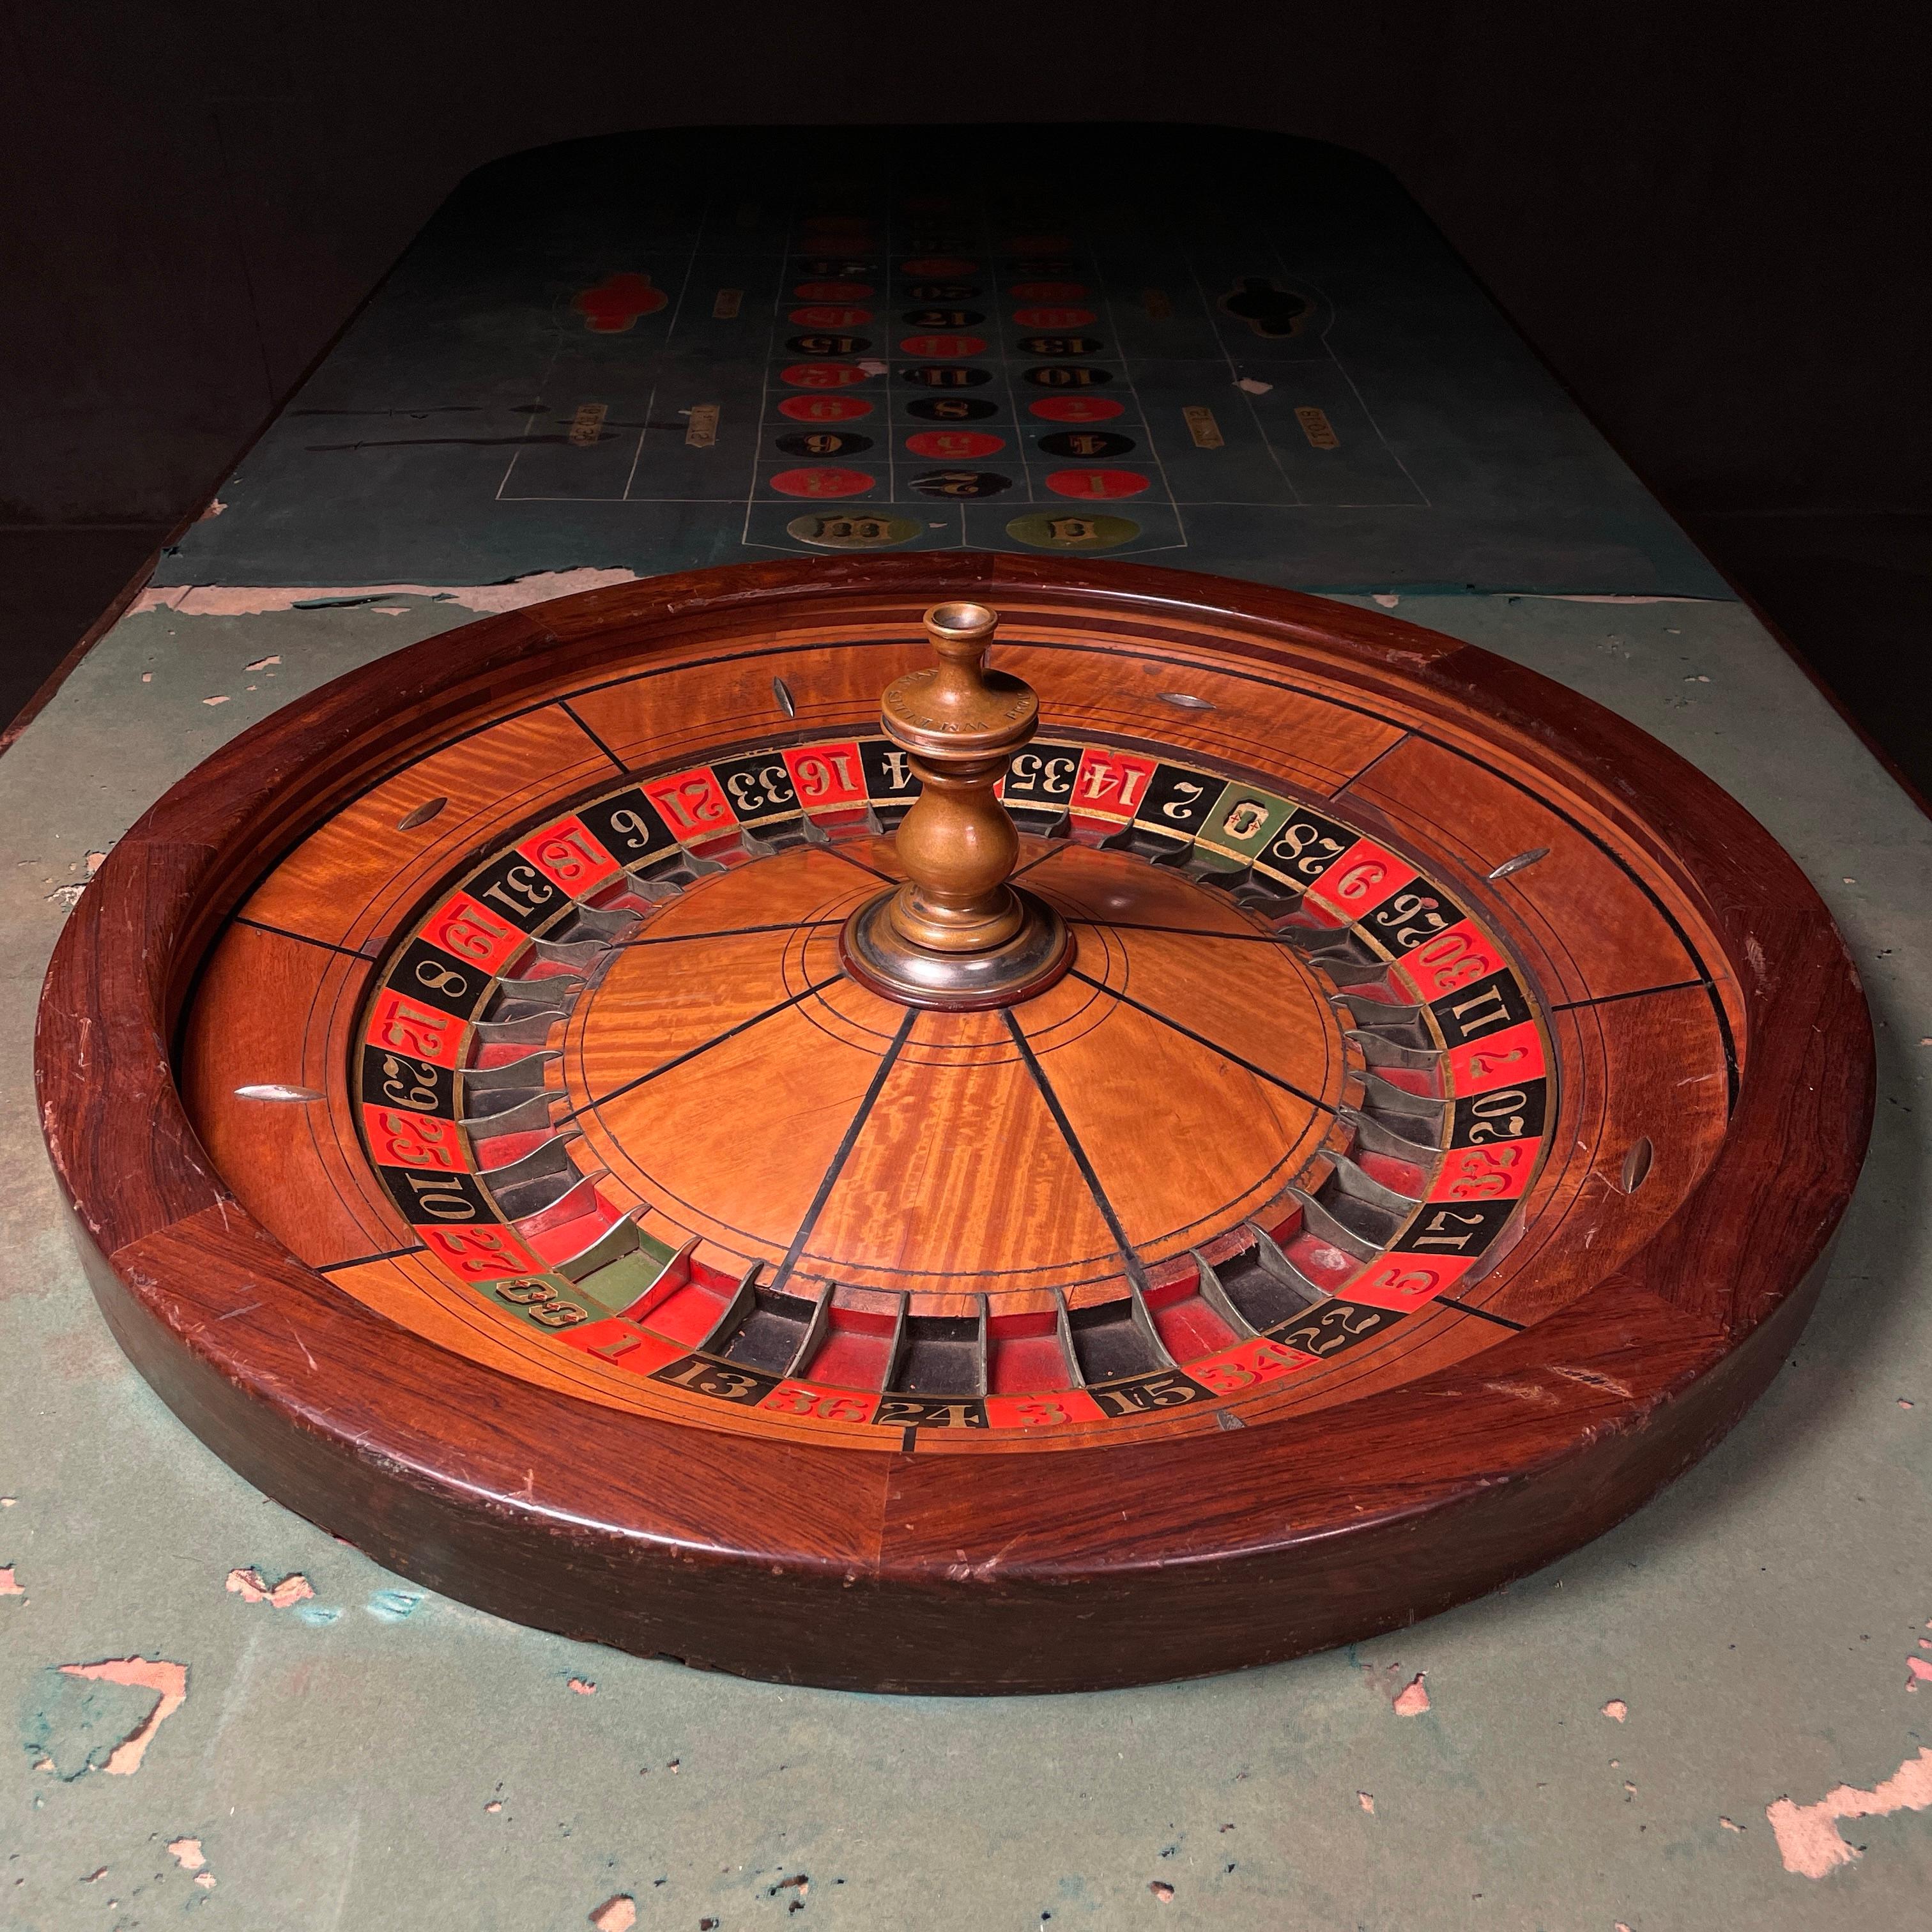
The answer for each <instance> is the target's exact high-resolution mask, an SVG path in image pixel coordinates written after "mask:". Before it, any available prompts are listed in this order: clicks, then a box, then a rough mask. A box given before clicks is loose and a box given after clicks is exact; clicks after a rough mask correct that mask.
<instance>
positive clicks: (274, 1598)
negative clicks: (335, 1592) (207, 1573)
mask: <svg viewBox="0 0 1932 1932" xmlns="http://www.w3.org/2000/svg"><path fill="white" fill-rule="evenodd" d="M225 1582H226V1587H227V1588H228V1589H229V1590H231V1591H233V1592H234V1594H235V1595H236V1596H238V1597H239V1598H241V1599H242V1601H243V1602H244V1603H245V1604H268V1605H269V1607H270V1608H271V1609H272V1610H288V1609H290V1608H291V1607H293V1605H295V1604H301V1603H306V1602H307V1601H308V1599H309V1598H311V1597H313V1596H314V1595H315V1592H314V1589H312V1588H311V1586H310V1583H309V1580H308V1578H307V1577H304V1576H301V1575H299V1574H296V1573H294V1572H291V1573H290V1574H289V1575H288V1576H286V1577H284V1578H283V1579H282V1580H281V1582H280V1583H276V1584H273V1585H271V1584H270V1583H269V1582H268V1580H266V1578H265V1577H263V1574H262V1573H261V1571H259V1570H255V1569H248V1570H231V1571H229V1573H228V1575H227V1577H226V1580H225Z"/></svg>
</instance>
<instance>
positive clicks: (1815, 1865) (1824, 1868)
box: [1764, 1747, 1932, 1878]
mask: <svg viewBox="0 0 1932 1932" xmlns="http://www.w3.org/2000/svg"><path fill="white" fill-rule="evenodd" d="M1928 1806H1932V1747H1927V1748H1925V1749H1924V1750H1921V1751H1920V1752H1919V1753H1918V1755H1917V1756H1916V1757H1909V1758H1907V1759H1906V1760H1905V1762H1904V1763H1903V1764H1901V1765H1900V1766H1899V1767H1898V1769H1897V1771H1896V1772H1894V1773H1893V1774H1892V1775H1891V1777H1889V1778H1887V1779H1885V1781H1884V1782H1883V1783H1882V1784H1877V1785H1874V1786H1873V1788H1872V1789H1871V1790H1869V1791H1861V1790H1858V1788H1857V1787H1855V1786H1853V1785H1849V1784H1840V1785H1837V1786H1835V1787H1833V1788H1832V1790H1829V1791H1828V1792H1827V1793H1826V1794H1825V1796H1823V1798H1821V1799H1819V1800H1818V1802H1817V1804H1815V1805H1794V1804H1793V1802H1791V1800H1790V1799H1789V1798H1781V1799H1778V1802H1776V1803H1775V1805H1766V1807H1765V1813H1764V1815H1765V1816H1766V1817H1767V1818H1769V1820H1771V1829H1772V1831H1773V1832H1775V1833H1776V1834H1777V1836H1778V1856H1779V1857H1780V1858H1782V1859H1783V1860H1784V1869H1785V1870H1787V1871H1788V1872H1796V1873H1799V1874H1800V1875H1801V1876H1803V1877H1805V1878H1823V1877H1824V1876H1825V1875H1826V1873H1828V1872H1832V1871H1835V1870H1837V1869H1838V1867H1839V1866H1841V1865H1848V1864H1851V1863H1852V1861H1854V1860H1855V1859H1857V1858H1862V1857H1863V1856H1864V1849H1863V1848H1862V1847H1861V1846H1857V1845H1850V1844H1847V1843H1846V1842H1845V1840H1844V1838H1843V1836H1842V1835H1841V1834H1840V1832H1839V1830H1838V1823H1839V1820H1841V1819H1846V1818H1882V1817H1886V1816H1887V1815H1888V1814H1890V1813H1891V1812H1894V1811H1924V1810H1925V1809H1926V1808H1927V1807H1928Z"/></svg>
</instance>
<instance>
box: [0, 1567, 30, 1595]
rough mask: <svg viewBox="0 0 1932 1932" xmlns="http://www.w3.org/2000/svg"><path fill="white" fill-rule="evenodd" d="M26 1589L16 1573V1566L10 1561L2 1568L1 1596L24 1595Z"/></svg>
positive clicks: (0, 1580)
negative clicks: (14, 1569) (14, 1571)
mask: <svg viewBox="0 0 1932 1932" xmlns="http://www.w3.org/2000/svg"><path fill="white" fill-rule="evenodd" d="M26 1594H27V1593H26V1590H25V1589H23V1587H22V1586H21V1584H20V1580H19V1579H18V1578H17V1577H15V1576H14V1574H13V1565H12V1564H10V1563H9V1564H8V1565H6V1567H5V1568H4V1569H0V1597H24V1596H25V1595H26Z"/></svg>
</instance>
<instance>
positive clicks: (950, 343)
mask: <svg viewBox="0 0 1932 1932" xmlns="http://www.w3.org/2000/svg"><path fill="white" fill-rule="evenodd" d="M899 347H900V348H901V350H904V353H906V354H907V355H908V356H978V355H981V354H983V353H985V350H986V338H985V337H984V336H983V335H908V336H907V337H906V338H904V341H901V343H900V344H899Z"/></svg>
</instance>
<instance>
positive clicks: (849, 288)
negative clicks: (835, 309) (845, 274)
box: [792, 282, 872, 302]
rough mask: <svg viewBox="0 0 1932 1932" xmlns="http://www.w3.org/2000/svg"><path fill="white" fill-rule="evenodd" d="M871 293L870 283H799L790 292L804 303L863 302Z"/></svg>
mask: <svg viewBox="0 0 1932 1932" xmlns="http://www.w3.org/2000/svg"><path fill="white" fill-rule="evenodd" d="M871 293H872V285H871V283H870V282H800V283H799V285H798V286H797V287H796V288H795V289H793V290H792V294H793V296H795V297H796V299H798V300H799V302H863V301H864V300H865V298H866V297H867V296H868V295H870V294H871Z"/></svg>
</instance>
